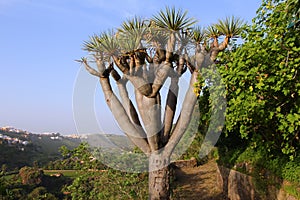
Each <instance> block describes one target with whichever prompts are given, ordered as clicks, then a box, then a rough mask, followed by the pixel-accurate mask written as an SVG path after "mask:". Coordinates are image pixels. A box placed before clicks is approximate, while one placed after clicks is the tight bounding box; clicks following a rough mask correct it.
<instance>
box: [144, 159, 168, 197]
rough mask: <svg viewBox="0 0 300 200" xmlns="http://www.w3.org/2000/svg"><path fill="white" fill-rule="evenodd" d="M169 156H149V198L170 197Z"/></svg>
mask: <svg viewBox="0 0 300 200" xmlns="http://www.w3.org/2000/svg"><path fill="white" fill-rule="evenodd" d="M169 162H170V158H169V157H159V156H158V157H156V156H151V157H150V158H149V200H169V199H170V167H169Z"/></svg>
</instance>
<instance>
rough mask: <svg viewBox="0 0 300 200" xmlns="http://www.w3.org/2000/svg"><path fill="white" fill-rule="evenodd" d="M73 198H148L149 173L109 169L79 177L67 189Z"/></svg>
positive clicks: (91, 199) (92, 199)
mask: <svg viewBox="0 0 300 200" xmlns="http://www.w3.org/2000/svg"><path fill="white" fill-rule="evenodd" d="M65 190H66V191H67V192H70V196H71V198H72V199H74V200H75V199H87V200H89V199H90V200H94V199H126V200H127V199H147V198H148V183H147V174H146V173H143V174H130V173H125V172H120V171H116V170H112V169H109V170H107V171H98V172H88V173H86V174H83V175H82V176H80V177H77V178H76V179H75V180H74V181H73V183H72V185H70V186H68V187H67V188H66V189H65Z"/></svg>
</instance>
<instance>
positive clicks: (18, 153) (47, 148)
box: [0, 130, 81, 169]
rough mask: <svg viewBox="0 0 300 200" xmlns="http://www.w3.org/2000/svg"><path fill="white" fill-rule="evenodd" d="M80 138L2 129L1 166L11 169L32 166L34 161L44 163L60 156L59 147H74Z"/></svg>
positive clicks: (0, 133) (0, 143)
mask: <svg viewBox="0 0 300 200" xmlns="http://www.w3.org/2000/svg"><path fill="white" fill-rule="evenodd" d="M80 142H81V140H80V139H79V138H70V137H63V136H59V135H58V134H52V135H50V134H49V135H43V134H32V133H28V132H22V131H20V132H14V131H9V132H7V131H3V130H2V131H0V166H2V164H6V165H7V166H8V168H9V169H14V168H20V167H23V166H25V165H27V166H32V165H33V163H34V162H36V163H37V164H39V165H44V164H46V163H48V162H49V161H50V160H56V159H58V158H60V153H59V151H58V150H59V147H61V146H63V145H65V146H67V147H68V148H70V149H72V148H75V147H77V146H78V145H79V144H80Z"/></svg>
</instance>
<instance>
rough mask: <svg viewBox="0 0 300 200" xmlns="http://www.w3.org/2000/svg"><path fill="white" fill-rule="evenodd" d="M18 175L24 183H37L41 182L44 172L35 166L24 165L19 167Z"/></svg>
mask: <svg viewBox="0 0 300 200" xmlns="http://www.w3.org/2000/svg"><path fill="white" fill-rule="evenodd" d="M19 175H20V177H21V179H22V183H23V184H24V185H38V184H40V183H41V182H42V178H43V176H44V172H43V171H42V170H40V169H37V168H32V167H27V166H25V167H22V168H21V169H20V171H19Z"/></svg>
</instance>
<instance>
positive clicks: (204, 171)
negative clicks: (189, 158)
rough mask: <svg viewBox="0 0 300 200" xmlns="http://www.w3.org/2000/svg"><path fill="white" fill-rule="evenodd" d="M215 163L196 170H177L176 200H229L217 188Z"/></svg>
mask: <svg viewBox="0 0 300 200" xmlns="http://www.w3.org/2000/svg"><path fill="white" fill-rule="evenodd" d="M216 172H217V164H216V162H215V161H209V162H208V163H206V164H204V165H201V166H199V167H195V168H185V169H177V170H176V171H175V176H176V179H175V181H174V182H173V185H174V187H175V189H174V190H173V199H174V200H177V199H179V200H227V198H226V197H225V196H224V194H222V191H221V190H220V189H219V188H218V187H217V173H216Z"/></svg>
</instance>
